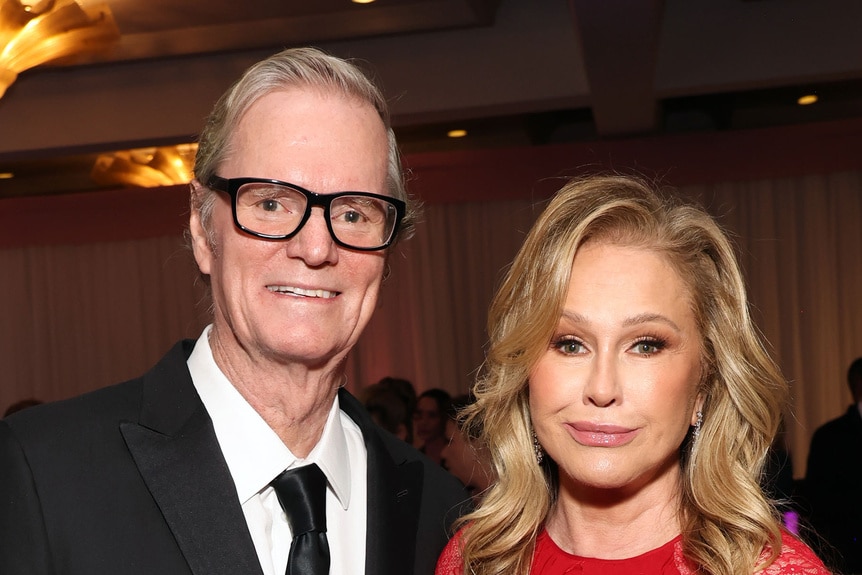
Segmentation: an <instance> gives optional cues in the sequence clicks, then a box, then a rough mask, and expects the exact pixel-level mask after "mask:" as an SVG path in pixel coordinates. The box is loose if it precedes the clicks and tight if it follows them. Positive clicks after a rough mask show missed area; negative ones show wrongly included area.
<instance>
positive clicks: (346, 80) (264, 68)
mask: <svg viewBox="0 0 862 575" xmlns="http://www.w3.org/2000/svg"><path fill="white" fill-rule="evenodd" d="M297 86H299V87H313V88H320V89H323V90H326V91H330V92H335V93H338V94H343V95H344V96H348V97H352V98H356V99H358V100H360V101H362V102H367V103H368V104H370V105H371V106H373V107H374V109H375V110H377V113H378V114H379V116H380V119H381V120H382V121H383V125H384V127H385V128H386V132H387V135H388V140H389V162H388V173H387V177H386V180H387V188H388V190H387V191H388V193H389V194H390V195H391V196H392V197H395V198H398V199H400V200H403V201H404V202H405V203H406V204H407V210H406V212H405V215H404V219H403V220H402V222H401V228H400V230H399V232H398V238H399V239H407V238H409V237H411V236H412V235H413V231H414V226H415V222H416V219H417V217H418V211H419V204H418V202H417V201H416V200H414V199H413V198H411V197H410V196H409V195H408V194H407V186H406V183H405V179H404V172H403V169H402V166H401V154H400V152H399V150H398V144H397V142H396V141H395V133H394V132H393V130H392V126H391V124H390V120H389V109H388V106H387V104H386V100H385V99H384V97H383V93H382V92H381V90H380V89H379V88H378V87H377V86H376V85H375V84H374V82H373V81H372V80H371V79H370V78H369V77H368V76H367V75H366V74H365V73H364V72H363V71H362V70H361V69H360V68H359V67H358V66H357V65H356V64H354V63H352V62H349V61H347V60H343V59H341V58H336V57H335V56H330V55H328V54H326V53H324V52H322V51H321V50H318V49H316V48H289V49H287V50H283V51H281V52H279V53H278V54H275V55H273V56H270V57H269V58H267V59H266V60H262V61H261V62H258V63H257V64H254V65H253V66H251V67H250V68H249V69H248V70H246V71H245V73H244V74H243V75H242V76H241V77H240V78H239V80H237V81H236V82H235V83H234V84H233V86H231V88H230V89H229V90H228V91H227V92H225V93H224V95H222V97H221V98H220V99H219V100H218V102H216V105H215V107H214V108H213V111H212V112H211V113H210V115H209V117H208V118H207V122H206V125H205V126H204V129H203V131H202V132H201V135H200V138H199V144H198V151H197V155H196V157H195V178H196V179H197V180H198V181H199V182H200V183H201V184H203V185H204V186H205V185H206V183H207V181H209V179H210V178H211V177H212V176H213V175H215V173H216V170H217V169H218V166H219V165H220V164H221V163H222V162H224V160H225V159H226V158H227V157H229V156H230V154H231V153H232V152H233V149H232V148H231V137H230V136H231V134H232V133H233V132H234V131H235V130H236V128H237V125H238V124H239V122H240V120H241V119H242V117H243V116H244V115H245V113H246V112H247V111H248V109H249V108H250V107H251V106H252V104H254V103H255V102H256V101H257V100H258V99H260V98H261V97H263V96H265V95H267V94H269V93H271V92H273V91H276V90H282V89H285V88H290V87H297ZM192 201H193V203H194V205H192V209H193V210H195V209H197V210H199V211H200V219H201V225H202V226H203V228H204V230H206V232H207V235H209V234H210V220H211V218H212V210H213V205H214V203H215V193H214V192H212V191H209V190H206V191H204V193H203V194H200V195H198V194H192Z"/></svg>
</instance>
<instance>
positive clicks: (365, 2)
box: [351, 0, 374, 4]
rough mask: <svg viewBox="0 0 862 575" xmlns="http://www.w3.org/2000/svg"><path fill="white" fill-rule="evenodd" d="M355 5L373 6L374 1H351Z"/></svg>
mask: <svg viewBox="0 0 862 575" xmlns="http://www.w3.org/2000/svg"><path fill="white" fill-rule="evenodd" d="M351 2H353V3H354V4H371V3H372V2H374V0H351Z"/></svg>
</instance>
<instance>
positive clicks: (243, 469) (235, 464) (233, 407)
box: [188, 326, 351, 509]
mask: <svg viewBox="0 0 862 575" xmlns="http://www.w3.org/2000/svg"><path fill="white" fill-rule="evenodd" d="M211 328H212V326H207V327H206V328H205V329H204V331H203V333H202V334H201V336H200V337H199V338H198V340H197V343H196V344H195V347H194V350H192V354H191V355H190V356H189V359H188V368H189V372H190V373H191V376H192V382H193V383H194V386H195V388H196V389H197V392H198V395H199V396H200V398H201V401H202V402H203V404H204V407H206V410H207V412H208V413H209V415H210V418H211V419H212V422H213V427H214V428H215V433H216V437H217V439H218V442H219V446H220V447H221V450H222V453H223V454H224V458H225V462H226V463H227V466H228V469H229V470H230V474H231V476H232V477H233V480H234V483H235V484H236V490H237V496H238V497H239V501H240V504H243V503H245V502H246V501H248V500H249V499H250V498H251V497H253V496H254V495H255V494H257V493H259V492H260V491H262V490H263V489H265V488H266V487H268V486H269V483H270V482H271V481H272V480H273V478H275V477H276V476H277V475H278V474H279V473H281V472H282V471H284V470H285V469H288V468H291V467H301V466H302V465H307V464H309V463H316V464H317V465H318V466H319V467H320V469H321V470H322V471H323V473H324V474H325V475H326V479H327V481H328V482H329V485H330V487H331V488H332V491H333V492H334V493H335V496H336V497H337V498H338V501H339V503H341V505H342V507H343V508H344V509H347V507H348V506H349V505H350V485H351V482H350V458H349V457H348V452H347V440H346V439H345V436H344V428H343V426H342V417H347V416H346V414H342V413H341V410H340V408H339V403H338V396H336V397H335V401H334V402H333V404H332V407H331V408H330V411H329V416H328V418H327V420H326V425H325V426H324V428H323V434H322V435H321V437H320V441H318V443H317V445H315V446H314V448H313V449H312V450H311V453H309V454H308V457H306V458H305V459H300V458H297V457H296V456H295V455H294V454H293V453H291V452H290V450H289V449H288V448H287V446H285V445H284V443H282V441H281V439H280V438H279V437H278V435H277V434H276V433H275V431H273V430H272V428H270V427H269V425H267V423H266V422H265V421H264V420H263V418H262V417H261V416H260V415H259V414H258V413H257V412H256V411H255V410H254V408H253V407H252V406H251V405H250V404H249V403H248V402H247V401H246V400H245V398H244V397H243V396H242V395H241V394H240V393H239V392H238V391H237V390H236V388H235V387H234V386H233V385H232V384H231V383H230V381H229V380H228V379H227V377H226V376H225V375H224V373H222V371H221V370H220V369H219V368H218V365H216V362H215V359H214V358H213V355H212V349H211V348H210V345H209V333H210V330H211Z"/></svg>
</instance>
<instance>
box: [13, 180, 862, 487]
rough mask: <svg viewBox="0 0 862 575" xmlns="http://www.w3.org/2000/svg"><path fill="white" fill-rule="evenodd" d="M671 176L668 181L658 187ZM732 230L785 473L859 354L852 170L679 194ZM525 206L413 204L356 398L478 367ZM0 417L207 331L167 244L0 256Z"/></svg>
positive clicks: (182, 254)
mask: <svg viewBox="0 0 862 575" xmlns="http://www.w3.org/2000/svg"><path fill="white" fill-rule="evenodd" d="M671 183H672V182H671ZM682 191H683V192H685V193H689V194H692V195H694V196H696V197H698V198H700V199H701V200H702V201H703V202H704V204H705V205H706V206H707V207H708V209H709V210H710V211H711V212H712V213H714V214H715V215H716V216H717V217H718V218H719V219H720V220H721V221H722V222H723V223H724V225H725V226H726V227H727V228H728V229H729V230H730V231H731V232H732V233H733V234H734V236H735V239H736V242H737V244H738V246H739V248H740V254H741V259H742V262H743V265H744V268H745V270H746V274H747V278H748V282H749V285H750V293H751V300H752V306H753V309H754V315H755V317H756V319H757V321H758V323H759V325H760V327H761V329H762V331H763V333H764V334H765V336H766V338H767V339H768V341H769V343H770V345H771V348H772V351H773V353H774V354H775V357H776V358H777V360H778V361H779V363H780V365H781V367H782V369H783V370H784V373H785V375H786V377H787V378H788V379H789V381H790V382H791V385H792V389H793V400H792V405H791V406H789V408H788V413H789V414H790V418H789V420H788V425H787V433H788V443H789V446H790V448H791V451H792V454H793V457H794V468H795V472H796V475H797V476H801V475H802V474H803V473H804V465H805V457H806V456H807V447H808V441H809V439H810V435H811V433H812V432H813V430H814V428H815V427H816V426H817V425H819V424H820V423H822V422H824V421H825V420H827V419H829V418H832V417H835V416H836V415H838V414H840V413H841V412H842V411H843V410H844V409H845V408H846V405H847V404H848V403H849V401H850V398H849V393H848V392H847V390H846V384H845V371H846V368H847V366H848V365H849V363H850V361H851V360H852V359H853V358H854V357H856V356H860V355H862V172H858V171H851V172H839V173H833V174H829V175H821V176H806V177H800V178H793V179H778V180H758V181H748V182H727V183H721V184H713V185H703V186H687V187H685V188H683V189H682ZM540 209H541V205H540V202H538V201H534V200H528V199H524V200H510V201H490V202H481V203H478V202H477V203H469V202H462V203H457V202H453V203H445V204H431V205H428V206H426V209H425V214H424V221H423V222H422V223H421V224H420V225H419V227H418V230H417V233H416V236H415V237H414V238H413V239H411V240H409V241H407V242H404V243H402V244H400V245H398V246H397V247H396V248H395V249H394V250H393V252H392V254H391V256H390V262H389V263H390V266H391V271H392V273H391V276H390V277H389V278H388V279H387V280H386V283H385V285H384V289H383V291H382V294H381V298H380V302H379V304H378V307H379V309H378V310H377V312H376V314H375V317H374V318H373V319H372V321H371V324H370V325H369V326H368V328H367V330H366V332H365V334H364V335H363V336H362V339H361V341H360V342H359V344H358V345H357V347H356V348H355V349H354V351H353V352H352V353H351V356H350V358H349V360H348V374H349V383H348V386H349V388H350V389H352V390H354V391H356V390H358V389H360V388H362V387H363V386H365V385H368V384H370V383H373V382H374V381H377V380H378V379H380V378H381V377H383V376H386V375H393V376H400V377H405V378H407V379H410V380H412V381H413V382H414V383H415V384H416V387H417V389H419V390H423V389H427V388H430V387H441V388H443V389H447V390H449V391H450V392H453V393H459V392H463V391H465V390H466V389H467V387H468V386H469V384H470V382H471V380H472V378H473V376H474V375H475V372H476V370H477V369H478V368H479V366H480V364H481V362H482V356H483V348H484V345H485V343H486V337H485V321H486V315H487V313H486V312H487V308H488V304H489V301H490V298H491V296H492V294H493V292H494V288H495V286H496V285H497V284H498V282H499V280H500V278H501V277H502V274H503V272H504V270H505V267H506V265H507V264H508V263H509V262H510V261H511V259H512V257H513V256H514V254H515V252H516V251H517V249H518V247H519V245H520V243H521V241H522V240H523V237H524V234H525V233H526V231H527V230H528V229H529V227H530V225H531V224H532V222H533V221H534V219H535V217H536V215H537V213H538V210H540ZM0 270H2V273H0V293H2V294H3V296H4V297H3V298H2V301H0V317H2V322H0V358H2V359H0V361H2V364H3V366H4V370H3V374H4V375H3V381H2V384H0V409H4V410H5V408H6V407H7V406H8V405H9V404H11V403H13V402H14V401H17V400H18V399H22V398H25V397H37V398H40V399H44V400H55V399H61V398H65V397H69V396H72V395H76V394H79V393H82V392H85V391H88V390H92V389H96V388H99V387H102V386H105V385H108V384H110V383H114V382H118V381H121V380H124V379H127V378H130V377H134V376H136V375H139V374H140V373H142V372H143V371H145V370H146V369H147V368H148V367H149V366H151V365H152V364H153V363H154V362H155V361H156V360H157V359H158V358H159V357H160V356H161V355H162V354H163V353H164V352H165V351H166V350H167V349H168V348H169V347H170V346H171V345H172V343H173V342H174V341H175V340H177V339H179V338H183V337H196V336H197V335H198V334H199V332H200V330H201V328H202V326H203V325H205V323H206V322H207V303H206V302H204V301H202V300H203V293H204V290H203V289H202V286H201V285H200V283H199V282H198V281H197V274H196V271H195V267H194V263H193V261H192V258H191V256H190V254H188V253H187V252H186V251H185V248H184V247H183V241H182V238H181V237H180V236H179V235H172V236H165V237H159V238H151V239H140V240H129V241H122V242H106V243H90V244H82V245H74V244H72V245H48V246H41V247H25V248H7V249H3V250H0Z"/></svg>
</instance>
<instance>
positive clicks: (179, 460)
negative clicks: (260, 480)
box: [120, 342, 262, 575]
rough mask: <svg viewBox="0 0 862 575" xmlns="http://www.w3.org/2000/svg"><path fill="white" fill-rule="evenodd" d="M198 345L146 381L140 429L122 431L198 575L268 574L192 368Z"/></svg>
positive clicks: (175, 352) (182, 350)
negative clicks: (192, 354)
mask: <svg viewBox="0 0 862 575" xmlns="http://www.w3.org/2000/svg"><path fill="white" fill-rule="evenodd" d="M192 345H193V344H192V342H186V343H185V345H184V346H183V347H181V346H180V345H177V346H176V347H174V349H172V350H171V352H169V354H168V355H167V356H166V357H165V358H164V359H163V360H162V361H161V362H159V364H158V365H156V367H155V368H153V370H151V371H150V372H149V373H148V374H147V375H145V376H144V397H143V404H142V409H141V417H140V421H139V422H138V423H135V422H124V423H121V424H120V430H121V432H122V434H123V437H124V438H125V441H126V445H127V446H128V448H129V451H130V452H131V454H132V457H133V458H134V460H135V463H136V464H137V466H138V469H139V471H140V473H141V476H142V477H143V479H144V481H145V482H146V484H147V487H148V488H149V490H150V492H151V493H152V495H153V498H154V499H155V501H156V503H157V505H158V506H159V508H160V509H161V511H162V514H163V515H164V518H165V522H166V523H167V524H168V526H169V528H170V529H171V531H172V533H173V535H174V538H175V539H176V541H177V544H178V545H179V547H180V549H181V550H182V553H183V555H184V556H185V558H186V561H188V564H189V567H190V568H191V572H192V573H194V574H195V575H235V574H237V573H242V574H244V575H245V574H262V571H261V568H260V564H259V562H258V559H257V553H256V551H255V549H254V544H253V542H252V540H251V536H250V535H249V533H248V528H247V527H246V522H245V517H244V515H243V513H242V508H241V507H240V505H239V502H238V501H237V495H236V489H235V487H234V483H233V479H232V478H231V475H230V471H229V470H228V467H227V464H226V463H225V461H224V457H223V455H222V453H221V450H220V448H219V446H218V441H217V439H216V436H215V431H214V429H213V426H212V421H211V420H210V418H209V415H208V414H207V412H206V410H205V409H204V406H203V403H201V401H200V398H199V397H198V395H197V392H196V390H195V389H194V385H193V384H192V381H191V377H190V375H189V373H188V370H187V368H186V363H185V362H186V358H187V357H188V354H189V353H190V352H191V346H192Z"/></svg>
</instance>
